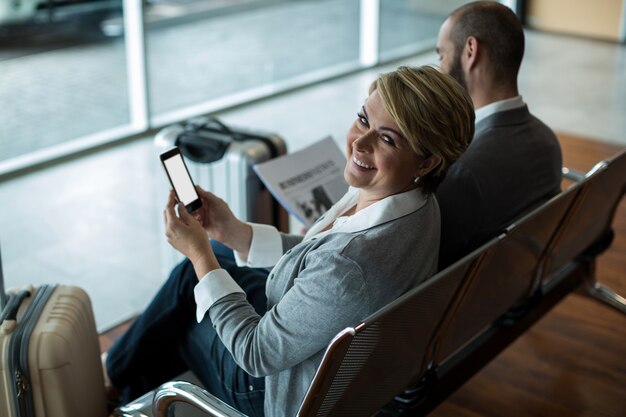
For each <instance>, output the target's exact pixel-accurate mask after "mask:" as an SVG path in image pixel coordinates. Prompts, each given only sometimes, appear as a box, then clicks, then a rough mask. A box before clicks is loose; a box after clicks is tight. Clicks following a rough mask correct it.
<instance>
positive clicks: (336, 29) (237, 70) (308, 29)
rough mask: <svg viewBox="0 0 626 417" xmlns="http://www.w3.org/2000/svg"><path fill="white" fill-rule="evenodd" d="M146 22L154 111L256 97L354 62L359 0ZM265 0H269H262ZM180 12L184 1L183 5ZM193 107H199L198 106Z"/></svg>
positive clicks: (271, 5) (292, 4) (352, 65)
mask: <svg viewBox="0 0 626 417" xmlns="http://www.w3.org/2000/svg"><path fill="white" fill-rule="evenodd" d="M210 3H211V1H196V2H189V3H187V4H186V5H185V7H187V8H190V10H191V6H190V5H193V6H194V8H193V9H192V10H196V11H195V12H194V13H193V14H191V15H189V16H187V17H186V18H184V19H183V18H179V19H177V20H173V21H172V22H170V23H167V22H165V21H163V22H161V23H160V24H158V25H157V24H156V23H155V24H153V25H152V26H149V31H148V37H147V51H148V74H149V75H148V77H149V85H150V100H151V101H150V103H151V110H152V113H153V114H154V115H156V116H158V115H160V114H163V113H167V112H171V111H174V110H179V109H181V108H183V107H186V106H193V105H196V104H198V103H203V102H207V101H209V100H216V99H221V100H222V103H224V100H226V101H227V100H228V97H233V96H235V95H237V97H235V98H236V99H237V100H241V99H246V98H257V97H255V95H259V96H260V95H264V94H265V95H267V94H268V93H272V92H275V91H280V90H281V88H283V87H285V86H288V85H294V84H296V83H298V82H300V83H302V82H307V81H308V82H310V81H314V80H315V81H317V80H320V79H322V78H324V77H328V76H331V75H336V74H337V73H340V72H341V71H342V70H343V71H344V72H345V70H346V68H353V69H354V68H356V67H358V65H359V62H358V59H359V1H358V0H326V1H283V2H269V5H265V4H264V5H263V6H257V7H250V8H248V9H244V10H241V8H238V9H235V10H234V11H232V12H230V13H226V12H223V13H215V12H212V11H211V10H210V9H209V10H208V11H206V12H198V11H197V10H198V9H199V8H200V5H201V4H207V6H206V7H207V8H208V7H209V6H208V5H209V4H210ZM264 3H268V2H264ZM180 9H181V11H180V13H183V12H184V7H182V6H180ZM195 112H197V110H196V111H195Z"/></svg>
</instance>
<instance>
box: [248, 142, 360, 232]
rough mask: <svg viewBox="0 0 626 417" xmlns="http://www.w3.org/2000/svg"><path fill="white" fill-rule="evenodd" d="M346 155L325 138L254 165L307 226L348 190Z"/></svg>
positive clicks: (292, 212)
mask: <svg viewBox="0 0 626 417" xmlns="http://www.w3.org/2000/svg"><path fill="white" fill-rule="evenodd" d="M345 166H346V157H345V156H344V155H343V153H342V152H341V150H340V149H339V147H338V146H337V144H336V143H335V141H334V140H333V139H332V138H331V137H326V138H324V139H322V140H320V141H318V142H316V143H314V144H312V145H310V146H308V147H306V148H304V149H302V150H299V151H297V152H294V153H290V154H287V155H283V156H280V157H278V158H275V159H271V160H269V161H267V162H263V163H260V164H257V165H255V166H254V170H255V171H256V173H257V175H258V176H259V178H261V181H263V183H264V184H265V186H266V187H267V188H268V189H269V190H270V192H271V193H272V194H273V195H274V197H275V198H276V199H277V200H278V201H279V202H280V203H281V204H282V205H283V207H285V209H286V210H287V211H288V212H289V213H291V214H292V215H293V216H295V217H296V218H297V219H298V220H299V221H300V222H302V223H303V224H304V225H305V226H306V227H309V226H311V225H312V224H313V223H314V222H315V220H317V219H318V218H319V217H320V216H321V215H322V214H324V213H325V212H326V210H328V209H329V208H330V207H331V206H332V205H333V204H334V203H336V202H337V201H338V200H339V199H340V198H341V197H342V196H343V195H344V194H345V193H346V191H348V184H346V181H345V180H344V178H343V170H344V167H345Z"/></svg>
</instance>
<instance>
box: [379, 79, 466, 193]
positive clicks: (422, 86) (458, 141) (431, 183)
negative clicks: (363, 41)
mask: <svg viewBox="0 0 626 417" xmlns="http://www.w3.org/2000/svg"><path fill="white" fill-rule="evenodd" d="M375 90H376V91H378V94H379V95H380V97H381V99H382V101H383V105H384V107H385V110H387V112H388V113H389V114H390V115H391V117H392V118H393V119H394V121H395V122H396V124H397V125H398V128H399V129H400V133H402V135H403V136H404V137H405V138H406V140H407V141H408V142H409V145H410V146H411V149H412V150H413V151H414V152H415V153H416V154H417V156H418V157H419V158H420V159H426V158H428V157H429V156H431V155H436V156H438V157H439V158H441V163H440V164H439V165H438V166H437V167H435V168H434V169H433V170H432V171H430V172H429V173H428V174H427V175H426V176H425V177H423V178H421V179H420V185H421V187H422V189H423V190H424V191H425V192H426V193H433V192H435V190H436V189H437V186H438V185H439V184H440V183H441V181H442V180H443V179H444V177H445V174H446V172H447V170H448V168H449V167H450V165H452V163H453V162H454V161H456V160H457V159H458V157H459V156H460V155H461V154H462V153H463V152H464V151H465V149H467V147H468V146H469V144H470V142H471V140H472V137H473V136H474V118H475V115H474V106H473V104H472V100H471V98H470V97H469V95H468V93H467V92H466V91H465V89H464V88H462V87H461V85H460V84H458V83H457V82H456V81H455V80H454V79H453V78H452V77H451V76H449V75H447V74H443V73H441V72H440V71H439V70H437V69H435V68H433V67H430V66H423V67H406V66H402V67H399V68H398V69H397V70H395V71H392V72H389V73H386V74H382V75H380V76H379V77H378V79H376V80H375V81H374V82H373V83H372V84H371V86H370V89H369V93H370V94H372V93H373V92H374V91H375Z"/></svg>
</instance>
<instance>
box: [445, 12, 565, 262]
mask: <svg viewBox="0 0 626 417" xmlns="http://www.w3.org/2000/svg"><path fill="white" fill-rule="evenodd" d="M437 52H438V54H439V60H440V66H441V70H442V71H443V72H445V73H448V74H450V75H452V76H453V77H454V78H455V79H456V80H457V81H458V82H459V83H460V84H461V85H463V86H464V87H465V88H466V89H467V91H468V92H469V94H470V96H471V98H472V101H473V104H474V109H475V110H476V130H475V134H474V139H473V141H472V143H471V144H470V146H469V148H468V150H467V151H466V152H465V154H463V155H462V156H461V158H460V159H459V160H458V161H457V162H455V163H454V164H453V165H452V166H451V167H450V170H449V171H448V174H447V176H446V178H445V179H444V181H443V183H442V184H441V185H440V187H439V189H438V191H437V199H438V201H439V205H440V209H441V224H442V233H441V247H440V254H439V257H440V258H439V268H440V269H443V268H445V267H446V266H448V265H450V264H452V263H454V262H455V261H457V260H458V259H460V258H461V257H463V256H464V255H466V254H468V253H469V252H471V251H472V250H473V249H476V248H477V247H479V246H480V245H481V244H483V243H485V242H486V241H487V240H489V239H490V238H492V237H495V236H497V235H498V234H499V233H500V232H502V231H503V230H504V229H505V228H506V226H508V225H509V224H510V223H511V222H512V221H514V220H515V219H516V218H518V217H519V216H520V215H522V214H523V213H524V212H527V211H528V210H529V209H531V208H533V207H536V206H537V205H539V204H540V203H542V202H544V201H546V200H548V199H549V198H550V197H552V196H554V195H556V194H557V193H559V192H560V183H561V166H562V157H561V149H560V146H559V143H558V141H557V139H556V136H555V135H554V133H553V132H552V131H551V130H550V128H548V127H547V126H546V125H545V124H543V123H542V122H541V121H540V120H538V119H537V118H536V117H534V116H533V115H531V114H530V113H529V111H528V107H527V106H526V104H525V103H524V101H523V100H522V97H521V96H520V95H519V93H518V89H517V74H518V72H519V67H520V64H521V62H522V57H523V55H524V32H523V28H522V25H521V23H520V21H519V20H518V19H517V17H516V16H515V14H514V13H513V12H512V11H511V10H510V9H509V8H508V7H506V6H503V5H501V4H499V3H496V2H486V1H480V2H475V3H469V4H467V5H464V6H462V7H460V8H458V9H456V10H455V11H454V12H452V13H451V14H450V16H449V17H448V18H447V19H446V21H445V22H444V23H443V25H442V26H441V29H440V31H439V38H438V40H437Z"/></svg>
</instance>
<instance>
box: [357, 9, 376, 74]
mask: <svg viewBox="0 0 626 417" xmlns="http://www.w3.org/2000/svg"><path fill="white" fill-rule="evenodd" d="M360 14H361V16H360V25H359V28H360V33H359V61H360V62H361V65H362V66H363V67H366V68H367V67H372V66H374V65H376V64H378V61H379V56H378V44H379V36H380V0H361V4H360Z"/></svg>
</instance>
